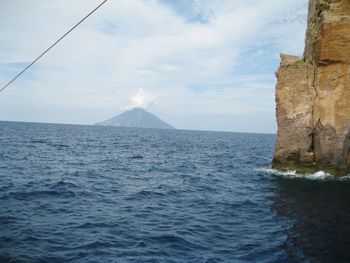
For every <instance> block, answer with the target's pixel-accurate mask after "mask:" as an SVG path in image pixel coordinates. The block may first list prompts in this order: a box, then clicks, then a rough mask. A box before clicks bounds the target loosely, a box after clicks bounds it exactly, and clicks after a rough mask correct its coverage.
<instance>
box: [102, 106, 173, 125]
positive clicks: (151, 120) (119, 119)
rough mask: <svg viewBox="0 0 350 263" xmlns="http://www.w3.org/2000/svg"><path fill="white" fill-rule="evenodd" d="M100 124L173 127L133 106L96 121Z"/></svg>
mask: <svg viewBox="0 0 350 263" xmlns="http://www.w3.org/2000/svg"><path fill="white" fill-rule="evenodd" d="M96 125H102V126H117V127H135V128H154V129H175V128H174V127H172V126H171V125H169V124H168V123H166V122H165V121H163V120H161V119H159V118H158V117H157V116H155V115H154V114H152V113H150V112H148V111H146V110H145V109H143V108H139V107H138V108H133V109H131V110H128V111H125V112H123V113H121V114H119V115H117V116H115V117H113V118H111V119H108V120H106V121H103V122H99V123H96Z"/></svg>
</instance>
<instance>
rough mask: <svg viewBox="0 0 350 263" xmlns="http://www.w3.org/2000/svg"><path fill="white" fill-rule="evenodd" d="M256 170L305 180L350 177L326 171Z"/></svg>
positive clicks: (340, 179) (347, 178)
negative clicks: (304, 172) (299, 172)
mask: <svg viewBox="0 0 350 263" xmlns="http://www.w3.org/2000/svg"><path fill="white" fill-rule="evenodd" d="M257 171H259V172H264V173H269V174H273V175H276V176H280V177H285V178H292V179H293V178H298V179H307V180H320V181H323V180H339V181H342V180H349V179H350V175H346V176H334V175H331V174H329V173H326V172H324V171H317V172H315V173H311V174H298V173H297V172H296V171H293V170H291V171H286V172H282V171H278V170H275V169H272V168H260V169H257Z"/></svg>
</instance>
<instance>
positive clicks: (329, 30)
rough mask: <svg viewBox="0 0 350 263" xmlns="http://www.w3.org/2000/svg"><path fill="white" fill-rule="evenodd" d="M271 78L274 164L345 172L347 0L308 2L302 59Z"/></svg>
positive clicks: (348, 167)
mask: <svg viewBox="0 0 350 263" xmlns="http://www.w3.org/2000/svg"><path fill="white" fill-rule="evenodd" d="M276 76H277V85H276V117H277V124H278V132H277V141H276V148H275V155H274V160H273V167H274V168H279V169H285V170H290V169H296V170H299V171H310V170H318V169H323V170H327V171H331V172H333V173H335V174H346V173H350V0H327V1H326V0H310V2H309V17H308V28H307V32H306V45H305V52H304V58H298V57H295V56H288V55H281V65H280V68H279V69H278V71H277V73H276Z"/></svg>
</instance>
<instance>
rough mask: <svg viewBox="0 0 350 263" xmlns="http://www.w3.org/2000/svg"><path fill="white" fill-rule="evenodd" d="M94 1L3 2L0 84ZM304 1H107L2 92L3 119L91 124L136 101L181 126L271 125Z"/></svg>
mask: <svg viewBox="0 0 350 263" xmlns="http://www.w3.org/2000/svg"><path fill="white" fill-rule="evenodd" d="M100 2H102V0H74V1H71V0H51V1H47V0H31V1H27V0H0V35H1V39H0V86H3V85H5V84H6V82H8V81H9V80H10V79H11V78H12V77H13V76H15V75H16V74H17V73H18V72H19V71H21V70H22V69H23V68H24V67H25V66H26V65H28V63H30V62H31V61H32V60H33V59H34V58H36V57H37V56H38V55H39V54H40V53H41V52H42V51H43V50H45V49H46V48H47V47H48V46H49V45H50V44H52V43H53V42H55V41H56V40H57V39H58V37H60V36H61V35H62V34H63V33H64V32H66V31H67V30H68V29H69V28H70V27H71V26H72V25H74V24H75V23H76V22H77V21H79V20H80V19H81V18H82V17H83V16H85V15H86V14H87V13H88V12H89V11H91V10H92V9H94V8H95V7H96V6H97V5H98V4H99V3H100ZM307 2H308V1H307V0H108V1H107V3H106V4H105V5H103V6H102V7H101V8H100V9H99V10H98V11H97V12H96V13H94V14H93V15H92V16H91V17H90V18H89V19H88V20H86V21H85V22H84V23H83V24H82V25H81V26H80V27H78V28H77V29H76V30H75V31H73V32H72V33H71V34H70V35H69V36H68V37H67V38H65V39H64V40H63V41H62V42H61V43H60V44H59V45H57V46H56V47H55V48H54V49H52V50H51V51H50V53H48V54H47V55H46V56H45V57H43V58H42V59H41V60H39V62H38V63H37V64H35V65H34V66H33V67H32V68H31V69H30V70H28V71H27V72H26V73H25V74H24V75H22V76H21V77H20V78H19V79H17V80H16V81H15V82H14V83H13V84H12V85H11V86H9V87H8V89H6V90H5V91H4V92H3V93H0V120H11V121H34V122H53V123H74V124H93V123H95V122H98V121H102V120H105V119H108V118H110V117H112V116H114V115H116V114H118V113H120V112H122V111H123V110H125V109H128V108H130V107H132V106H134V105H141V106H143V107H147V110H149V111H150V112H152V113H154V114H156V115H158V116H159V117H160V118H162V119H164V120H166V121H167V122H169V123H170V124H171V125H173V126H175V127H176V128H180V129H200V130H218V131H243V132H265V133H274V132H275V131H276V124H275V102H274V86H275V82H276V80H275V76H274V72H275V71H276V69H277V67H278V64H279V53H290V54H295V55H302V53H303V45H304V35H305V29H306V15H307Z"/></svg>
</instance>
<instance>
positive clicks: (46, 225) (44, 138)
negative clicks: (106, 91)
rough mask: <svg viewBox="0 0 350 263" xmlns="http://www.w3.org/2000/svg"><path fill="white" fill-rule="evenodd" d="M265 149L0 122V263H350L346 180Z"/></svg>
mask: <svg viewBox="0 0 350 263" xmlns="http://www.w3.org/2000/svg"><path fill="white" fill-rule="evenodd" d="M274 142H275V135H270V134H249V133H226V132H207V131H186V130H157V129H138V128H117V127H102V126H101V127H100V126H81V125H58V124H40V123H20V122H0V262H1V263H4V262H8V263H10V262H11V263H20V262H80V263H89V262H101V263H109V262H141V263H142V262H166V263H171V262H203V263H205V262H207V263H214V262H238V263H241V262H287V263H288V262H332V263H333V262H350V178H349V177H333V176H331V175H328V174H326V173H324V172H322V171H320V172H318V173H315V174H312V175H309V176H302V175H298V174H296V173H295V172H293V171H290V172H287V173H280V172H278V171H274V170H272V169H271V168H270V164H271V159H272V155H273V149H274Z"/></svg>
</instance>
